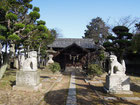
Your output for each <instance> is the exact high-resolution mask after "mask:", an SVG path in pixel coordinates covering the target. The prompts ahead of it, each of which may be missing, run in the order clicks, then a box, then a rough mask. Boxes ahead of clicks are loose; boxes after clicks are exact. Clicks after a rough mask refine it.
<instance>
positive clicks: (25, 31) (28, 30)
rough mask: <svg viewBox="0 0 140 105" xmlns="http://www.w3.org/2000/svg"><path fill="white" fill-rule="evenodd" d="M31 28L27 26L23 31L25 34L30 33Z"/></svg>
mask: <svg viewBox="0 0 140 105" xmlns="http://www.w3.org/2000/svg"><path fill="white" fill-rule="evenodd" d="M30 31H31V30H30V29H29V28H26V29H25V30H24V31H23V34H25V35H26V34H28V33H29V32H30Z"/></svg>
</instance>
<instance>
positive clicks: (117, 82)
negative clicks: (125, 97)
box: [105, 75, 132, 94]
mask: <svg viewBox="0 0 140 105" xmlns="http://www.w3.org/2000/svg"><path fill="white" fill-rule="evenodd" d="M105 90H106V91H107V92H109V93H112V94H132V92H131V91H130V78H129V77H128V76H126V75H107V76H106V84H105Z"/></svg>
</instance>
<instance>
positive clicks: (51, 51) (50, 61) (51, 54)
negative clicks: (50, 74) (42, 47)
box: [47, 48, 56, 65]
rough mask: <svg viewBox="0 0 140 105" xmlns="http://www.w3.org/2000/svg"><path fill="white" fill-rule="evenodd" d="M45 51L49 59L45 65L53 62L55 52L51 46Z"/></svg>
mask: <svg viewBox="0 0 140 105" xmlns="http://www.w3.org/2000/svg"><path fill="white" fill-rule="evenodd" d="M47 53H49V60H48V62H47V65H49V64H52V63H54V61H53V57H54V56H53V55H54V54H55V53H56V51H54V50H53V49H52V48H50V50H47Z"/></svg>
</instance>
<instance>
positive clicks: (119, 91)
mask: <svg viewBox="0 0 140 105" xmlns="http://www.w3.org/2000/svg"><path fill="white" fill-rule="evenodd" d="M104 90H105V91H106V92H107V93H110V94H133V92H132V91H127V90H115V91H112V90H108V89H107V88H106V87H104Z"/></svg>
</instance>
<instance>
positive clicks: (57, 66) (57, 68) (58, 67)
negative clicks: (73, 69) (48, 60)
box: [49, 62, 61, 73]
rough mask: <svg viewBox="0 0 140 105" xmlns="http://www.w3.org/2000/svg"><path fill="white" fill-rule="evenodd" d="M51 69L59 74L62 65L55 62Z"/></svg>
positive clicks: (50, 66)
mask: <svg viewBox="0 0 140 105" xmlns="http://www.w3.org/2000/svg"><path fill="white" fill-rule="evenodd" d="M49 69H50V70H51V71H52V72H53V73H55V72H57V71H60V70H61V67H60V64H59V63H57V62H54V63H52V64H50V65H49Z"/></svg>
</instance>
